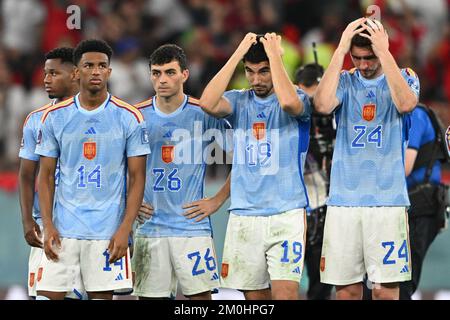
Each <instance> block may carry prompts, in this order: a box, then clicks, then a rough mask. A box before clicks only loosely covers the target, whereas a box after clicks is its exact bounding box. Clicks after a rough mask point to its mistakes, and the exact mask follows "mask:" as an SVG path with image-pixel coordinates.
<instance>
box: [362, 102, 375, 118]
mask: <svg viewBox="0 0 450 320" xmlns="http://www.w3.org/2000/svg"><path fill="white" fill-rule="evenodd" d="M376 110H377V106H376V105H375V104H374V103H369V104H365V105H364V106H363V110H362V117H363V119H364V120H366V121H372V120H373V119H374V118H375V112H376Z"/></svg>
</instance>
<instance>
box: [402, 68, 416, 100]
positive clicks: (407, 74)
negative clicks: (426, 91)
mask: <svg viewBox="0 0 450 320" xmlns="http://www.w3.org/2000/svg"><path fill="white" fill-rule="evenodd" d="M401 74H402V76H403V78H404V79H405V80H406V82H407V83H408V87H409V88H410V89H411V91H412V92H414V94H415V95H416V97H417V98H419V95H420V81H419V77H418V76H417V74H416V73H415V72H414V71H413V70H412V69H411V68H405V69H402V70H401Z"/></svg>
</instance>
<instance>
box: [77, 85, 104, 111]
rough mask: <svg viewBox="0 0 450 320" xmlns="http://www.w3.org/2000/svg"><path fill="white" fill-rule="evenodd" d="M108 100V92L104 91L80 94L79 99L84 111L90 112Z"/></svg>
mask: <svg viewBox="0 0 450 320" xmlns="http://www.w3.org/2000/svg"><path fill="white" fill-rule="evenodd" d="M106 98H108V91H106V90H102V91H99V92H96V93H92V92H89V91H84V92H83V91H82V92H80V95H79V99H80V104H81V107H82V108H83V109H86V110H88V111H91V110H95V109H97V108H98V107H99V106H101V105H102V103H103V102H105V100H106Z"/></svg>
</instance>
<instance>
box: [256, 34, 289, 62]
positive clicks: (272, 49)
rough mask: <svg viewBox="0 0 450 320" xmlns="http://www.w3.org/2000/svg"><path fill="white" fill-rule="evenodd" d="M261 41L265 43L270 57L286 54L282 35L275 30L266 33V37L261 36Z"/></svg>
mask: <svg viewBox="0 0 450 320" xmlns="http://www.w3.org/2000/svg"><path fill="white" fill-rule="evenodd" d="M259 42H261V43H262V44H263V46H264V50H265V51H266V54H267V56H268V57H270V56H271V55H280V56H282V55H283V54H284V50H283V48H282V47H281V36H280V35H277V34H276V33H275V32H271V33H266V34H265V35H264V37H260V38H259Z"/></svg>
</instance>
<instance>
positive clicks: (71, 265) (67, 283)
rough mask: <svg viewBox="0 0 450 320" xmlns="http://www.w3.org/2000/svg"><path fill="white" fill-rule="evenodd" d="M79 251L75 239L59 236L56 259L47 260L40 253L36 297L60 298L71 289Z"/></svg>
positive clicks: (77, 264)
mask: <svg viewBox="0 0 450 320" xmlns="http://www.w3.org/2000/svg"><path fill="white" fill-rule="evenodd" d="M79 252H80V248H79V246H78V244H77V243H76V240H75V239H67V238H61V249H60V250H59V252H58V261H52V260H48V259H47V257H46V256H45V254H43V255H42V259H41V263H40V266H39V268H38V273H37V296H38V299H40V298H42V297H46V298H48V299H51V300H62V299H64V297H65V295H66V294H67V292H69V291H70V290H72V284H73V282H74V275H75V274H77V272H76V269H77V268H79V267H78V266H79V258H78V257H79ZM39 296H40V297H39Z"/></svg>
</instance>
